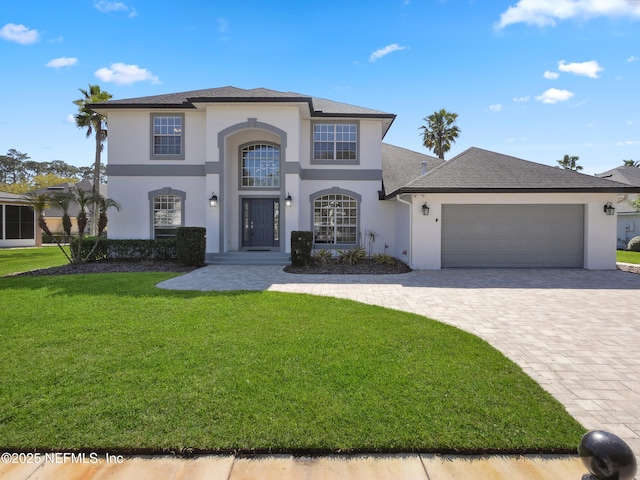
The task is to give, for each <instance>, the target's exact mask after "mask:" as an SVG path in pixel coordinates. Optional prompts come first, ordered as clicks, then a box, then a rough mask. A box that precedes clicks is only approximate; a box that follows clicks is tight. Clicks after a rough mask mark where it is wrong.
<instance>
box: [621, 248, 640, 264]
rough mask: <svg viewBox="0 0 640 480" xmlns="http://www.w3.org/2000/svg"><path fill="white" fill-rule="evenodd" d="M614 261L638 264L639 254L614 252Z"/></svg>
mask: <svg viewBox="0 0 640 480" xmlns="http://www.w3.org/2000/svg"><path fill="white" fill-rule="evenodd" d="M616 261H618V262H624V263H640V252H627V251H625V250H618V251H617V252H616Z"/></svg>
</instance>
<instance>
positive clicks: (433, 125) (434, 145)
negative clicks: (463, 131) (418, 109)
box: [420, 108, 460, 160]
mask: <svg viewBox="0 0 640 480" xmlns="http://www.w3.org/2000/svg"><path fill="white" fill-rule="evenodd" d="M457 118H458V114H457V113H451V112H447V111H446V110H445V109H444V108H443V109H441V110H439V111H437V112H433V113H432V114H431V115H429V116H428V117H424V118H423V120H424V121H425V122H427V124H426V125H422V126H421V127H420V130H422V144H423V145H424V146H425V147H426V148H428V149H429V150H431V151H433V153H435V154H436V155H437V156H438V158H440V159H442V160H444V154H445V153H446V152H448V151H449V150H450V149H451V144H452V143H455V141H456V139H457V138H458V135H460V128H459V127H458V126H457V125H456V124H455V123H456V119H457Z"/></svg>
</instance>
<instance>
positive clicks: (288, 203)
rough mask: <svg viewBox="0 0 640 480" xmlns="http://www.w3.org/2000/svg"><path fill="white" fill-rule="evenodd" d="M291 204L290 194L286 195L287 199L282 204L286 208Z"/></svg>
mask: <svg viewBox="0 0 640 480" xmlns="http://www.w3.org/2000/svg"><path fill="white" fill-rule="evenodd" d="M291 202H293V198H291V194H290V193H287V198H285V199H284V204H285V205H286V206H287V207H290V206H291Z"/></svg>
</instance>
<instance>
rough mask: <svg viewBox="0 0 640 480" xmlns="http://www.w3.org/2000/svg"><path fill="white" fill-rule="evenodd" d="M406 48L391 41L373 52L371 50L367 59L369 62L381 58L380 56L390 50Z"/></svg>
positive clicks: (388, 52)
mask: <svg viewBox="0 0 640 480" xmlns="http://www.w3.org/2000/svg"><path fill="white" fill-rule="evenodd" d="M406 48H407V47H401V46H400V45H398V44H397V43H392V44H391V45H387V46H386V47H384V48H380V49H379V50H376V51H375V52H373V53H372V54H371V56H370V57H369V61H370V62H375V61H376V60H378V59H379V58H382V57H384V56H386V55H389V54H390V53H392V52H397V51H399V50H405V49H406Z"/></svg>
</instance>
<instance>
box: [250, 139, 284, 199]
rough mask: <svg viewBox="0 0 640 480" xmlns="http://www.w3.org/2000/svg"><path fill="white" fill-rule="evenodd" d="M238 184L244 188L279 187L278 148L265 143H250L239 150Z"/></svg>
mask: <svg viewBox="0 0 640 480" xmlns="http://www.w3.org/2000/svg"><path fill="white" fill-rule="evenodd" d="M240 152H241V153H240V156H241V158H242V169H241V172H240V177H241V181H240V184H241V185H242V186H243V187H245V188H279V187H280V148H279V147H277V146H276V145H270V144H267V143H252V144H250V145H245V146H243V147H242V148H241V149H240Z"/></svg>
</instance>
